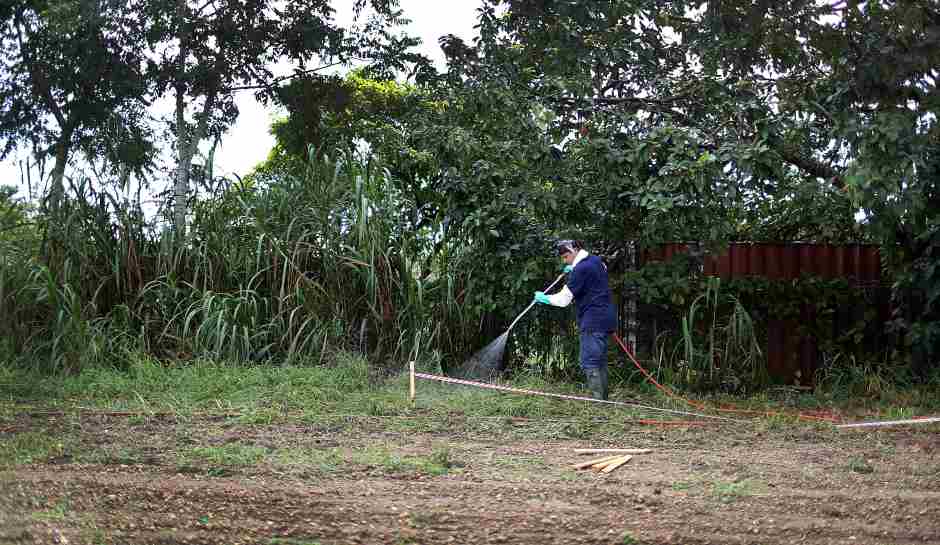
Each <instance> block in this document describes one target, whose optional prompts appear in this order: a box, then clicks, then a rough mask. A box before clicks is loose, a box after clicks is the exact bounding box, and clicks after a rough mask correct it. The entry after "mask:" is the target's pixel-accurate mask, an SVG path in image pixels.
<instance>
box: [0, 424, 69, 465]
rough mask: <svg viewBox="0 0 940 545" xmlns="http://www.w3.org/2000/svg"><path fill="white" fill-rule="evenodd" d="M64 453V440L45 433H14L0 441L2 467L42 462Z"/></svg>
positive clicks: (0, 462) (0, 463)
mask: <svg viewBox="0 0 940 545" xmlns="http://www.w3.org/2000/svg"><path fill="white" fill-rule="evenodd" d="M64 452H65V446H64V444H63V442H62V438H60V437H56V436H53V435H51V434H49V433H47V432H45V431H26V432H21V433H14V434H11V435H8V436H5V437H3V438H2V439H0V466H10V465H19V464H31V463H35V462H41V461H44V460H46V459H48V458H51V457H54V456H61V455H62V454H63V453H64Z"/></svg>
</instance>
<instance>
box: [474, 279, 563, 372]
mask: <svg viewBox="0 0 940 545" xmlns="http://www.w3.org/2000/svg"><path fill="white" fill-rule="evenodd" d="M566 274H568V273H562V274H561V275H559V276H558V278H556V279H555V281H554V282H552V283H551V284H549V285H548V287H547V288H545V289H544V290H543V291H548V290H550V289H552V288H553V287H555V284H557V283H559V282H561V279H562V278H564V277H565V275H566ZM535 303H536V301H534V300H533V301H532V302H531V303H529V306H527V307H526V308H525V310H523V311H522V312H520V313H519V315H518V316H516V319H515V320H513V321H512V323H511V324H509V327H508V328H506V332H505V333H503V334H502V335H500V336H499V337H497V338H496V340H494V341H493V342H491V343H490V344H488V345H486V346H484V347H483V348H481V349H480V350H478V351H477V352H476V353H475V354H473V355H472V356H470V359H469V360H467V361H466V362H464V364H463V366H462V367H461V368H460V370H459V374H460V375H462V376H464V377H467V378H489V377H491V376H492V375H493V374H495V373H496V372H497V371H499V370H500V368H501V367H502V363H503V353H504V352H505V351H506V340H507V339H508V338H509V332H510V331H512V328H513V327H514V326H515V325H516V323H517V322H519V320H520V319H522V317H523V316H525V315H526V313H527V312H529V311H530V310H531V309H532V307H534V306H535Z"/></svg>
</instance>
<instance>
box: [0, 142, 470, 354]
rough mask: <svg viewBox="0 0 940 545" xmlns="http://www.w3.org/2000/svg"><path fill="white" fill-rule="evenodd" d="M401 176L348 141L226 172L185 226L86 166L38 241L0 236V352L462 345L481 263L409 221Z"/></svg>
mask: <svg viewBox="0 0 940 545" xmlns="http://www.w3.org/2000/svg"><path fill="white" fill-rule="evenodd" d="M393 182H394V181H393V180H392V178H391V176H390V174H389V173H388V172H387V171H385V170H384V169H382V168H380V166H379V165H376V164H375V163H372V162H370V161H369V160H361V159H358V158H356V157H354V156H352V155H340V156H338V157H337V158H335V159H330V158H324V159H317V160H311V161H310V162H309V163H308V165H307V167H306V171H305V172H302V173H300V174H290V173H281V174H279V175H278V176H269V177H261V176H257V177H249V178H247V179H246V180H244V181H238V182H234V183H222V184H218V185H216V186H214V187H215V189H214V190H213V191H212V192H210V193H204V194H201V195H199V197H198V198H197V199H195V200H194V203H193V206H192V214H191V225H190V226H189V229H188V230H187V235H186V238H185V240H179V239H176V238H175V235H174V233H173V232H172V231H171V230H169V229H166V228H163V226H162V225H161V223H160V221H159V220H160V218H159V217H157V218H152V219H147V218H146V217H145V215H144V214H143V213H142V211H141V206H140V204H139V203H138V202H134V201H130V200H127V199H125V198H124V197H122V196H120V194H119V192H118V191H116V190H111V189H108V187H107V186H104V185H100V184H97V185H96V184H92V183H90V182H88V181H87V180H86V181H79V182H77V183H76V184H74V185H73V186H72V191H71V193H70V198H68V199H67V200H66V202H65V204H64V205H63V206H62V215H61V217H59V218H51V217H38V221H37V225H36V228H35V233H36V236H37V240H41V243H39V242H36V241H35V240H34V242H33V244H32V245H22V244H21V245H19V246H16V247H13V246H11V245H9V244H8V245H5V246H0V263H2V265H3V267H2V270H0V310H2V312H3V318H4V319H3V320H0V327H2V328H4V329H3V333H4V336H3V338H4V340H3V341H2V343H0V350H2V352H0V361H16V362H19V363H20V364H21V365H25V366H29V367H35V368H41V369H43V370H46V371H54V372H55V371H65V372H77V371H79V370H80V369H81V368H82V367H83V366H87V365H99V364H104V365H112V366H117V367H127V366H128V365H129V363H128V361H127V359H128V354H129V353H133V352H142V353H148V354H152V355H153V356H154V357H157V358H160V359H165V360H189V359H215V360H225V361H230V362H260V361H271V362H279V363H286V364H309V363H315V364H323V363H329V361H330V359H331V356H332V355H334V354H336V353H339V352H342V351H354V352H358V353H361V354H366V355H368V356H369V358H370V361H372V362H373V363H374V364H375V365H377V366H380V367H386V368H392V367H395V366H397V365H400V362H402V361H404V360H406V359H422V360H429V359H431V360H434V359H436V360H440V359H441V358H443V357H444V355H443V354H445V353H449V354H457V353H460V352H461V351H464V352H467V351H468V350H469V348H471V347H472V346H474V345H475V339H473V338H472V337H473V336H474V335H475V332H476V331H477V329H476V327H475V326H476V324H477V323H478V322H479V319H480V317H479V314H478V313H477V312H475V311H470V310H468V309H467V308H466V305H464V304H462V303H460V302H458V290H459V289H461V286H466V284H467V282H468V281H472V280H470V277H471V274H472V273H471V272H470V271H463V272H461V271H460V270H459V269H458V270H453V269H449V268H448V265H447V259H448V257H449V254H448V249H447V248H446V245H445V247H444V248H443V249H441V246H440V245H437V247H435V245H434V242H435V241H434V237H433V236H431V237H429V236H424V237H419V236H417V235H416V234H415V233H412V232H410V230H409V229H408V227H407V225H406V224H405V223H404V222H403V221H402V218H403V215H402V211H403V210H407V209H409V208H410V207H412V206H413V203H410V202H408V201H407V199H406V198H405V197H404V196H403V195H402V193H401V192H400V191H399V189H398V188H397V185H396V184H395V183H393ZM53 223H55V224H56V225H62V226H64V227H65V228H63V229H59V228H57V229H46V227H48V226H49V225H51V224H53ZM460 244H464V243H463V242H462V241H461V242H460ZM464 245H465V244H464ZM435 252H436V253H435ZM428 266H430V270H431V274H426V273H425V274H423V275H422V272H421V270H420V269H421V268H422V267H428Z"/></svg>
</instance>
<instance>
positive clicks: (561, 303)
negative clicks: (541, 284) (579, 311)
mask: <svg viewBox="0 0 940 545" xmlns="http://www.w3.org/2000/svg"><path fill="white" fill-rule="evenodd" d="M546 296H547V297H548V304H550V305H552V306H553V307H566V306H568V305H570V304H571V301H572V300H574V294H573V293H571V290H569V289H568V286H564V287H562V288H561V289H560V290H558V292H557V293H553V294H551V295H547V294H546Z"/></svg>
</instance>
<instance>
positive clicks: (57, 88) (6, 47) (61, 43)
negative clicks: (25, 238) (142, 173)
mask: <svg viewBox="0 0 940 545" xmlns="http://www.w3.org/2000/svg"><path fill="white" fill-rule="evenodd" d="M141 24H142V23H141V20H140V19H139V17H138V14H137V13H136V12H135V11H134V10H133V9H132V6H131V5H130V4H129V3H128V2H124V1H118V0H102V1H98V2H88V1H84V0H66V1H52V2H50V1H42V0H12V1H10V2H4V4H3V7H2V8H0V63H2V66H3V70H2V71H0V142H2V144H3V145H2V147H0V159H3V158H6V157H7V156H8V154H9V153H10V152H11V151H13V150H14V149H15V148H17V147H20V146H29V147H30V148H31V149H30V151H31V152H33V153H35V154H36V155H37V156H38V158H39V159H40V160H43V159H44V158H45V157H51V158H52V160H53V167H52V170H51V180H50V189H49V193H48V195H47V197H48V198H47V205H48V208H49V209H50V210H52V211H55V210H56V209H57V208H58V206H59V202H60V200H61V198H62V195H63V193H64V186H63V178H64V175H65V169H66V165H67V164H68V163H69V161H70V159H71V158H72V156H73V155H74V153H75V152H76V150H79V151H82V152H84V153H85V154H88V155H93V156H96V157H97V156H99V155H108V156H109V157H110V158H111V159H112V160H113V162H114V165H115V166H120V168H121V169H122V170H123V171H124V172H128V171H129V170H133V169H139V168H141V167H142V166H143V165H145V164H147V162H148V161H149V159H150V153H151V151H152V148H151V146H150V144H149V136H148V133H147V131H146V128H145V119H144V116H142V115H141V112H142V109H143V107H144V104H143V102H142V101H143V97H144V96H145V94H146V84H145V74H144V73H143V62H142V56H141V55H142V50H141V48H140V42H139V41H138V39H139V36H140V30H141Z"/></svg>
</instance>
